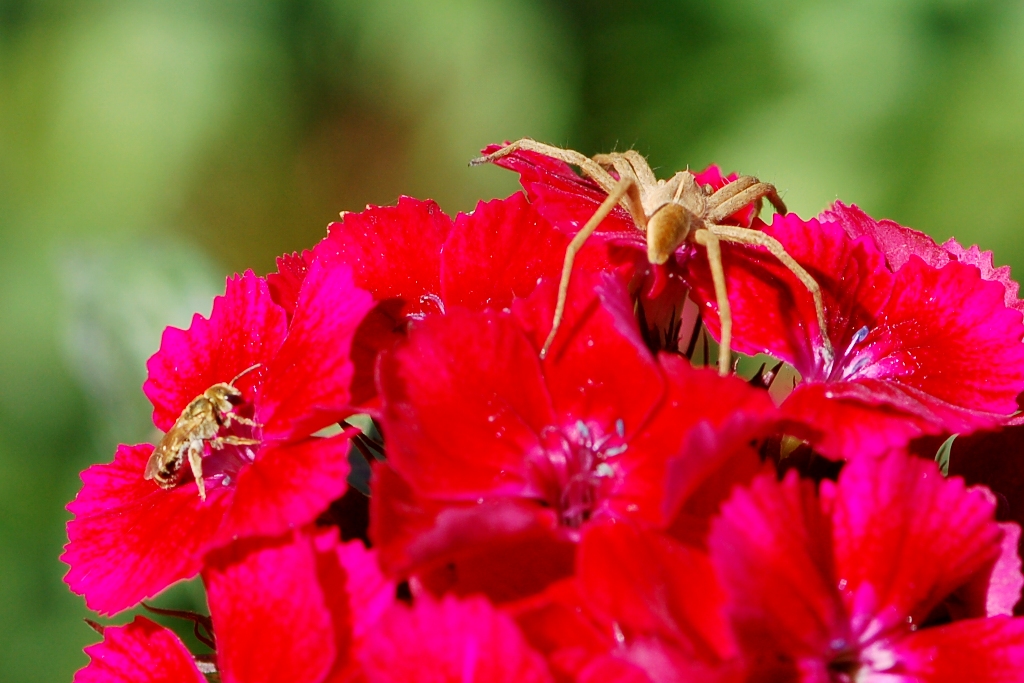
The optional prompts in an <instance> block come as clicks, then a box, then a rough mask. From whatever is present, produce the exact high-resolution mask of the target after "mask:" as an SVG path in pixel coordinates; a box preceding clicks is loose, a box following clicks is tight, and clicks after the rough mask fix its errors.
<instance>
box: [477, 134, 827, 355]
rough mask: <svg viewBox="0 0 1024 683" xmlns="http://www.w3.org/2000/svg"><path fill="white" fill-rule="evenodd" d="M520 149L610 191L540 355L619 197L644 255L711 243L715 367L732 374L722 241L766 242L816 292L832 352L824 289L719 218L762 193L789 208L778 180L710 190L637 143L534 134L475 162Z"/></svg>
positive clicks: (577, 244)
mask: <svg viewBox="0 0 1024 683" xmlns="http://www.w3.org/2000/svg"><path fill="white" fill-rule="evenodd" d="M520 150H523V151H527V152H537V153H539V154H543V155H544V156H547V157H551V158H552V159H557V160H559V161H563V162H565V163H567V164H571V165H573V166H576V167H578V168H579V169H580V170H581V171H582V172H583V175H585V176H586V177H588V178H590V179H591V180H593V181H594V182H595V183H597V184H598V185H599V186H600V187H601V189H602V190H604V191H605V192H606V193H607V194H608V197H607V198H606V199H605V200H604V202H602V203H601V206H600V207H598V209H597V211H596V212H595V213H594V215H593V216H591V218H590V220H588V221H587V223H586V224H585V225H584V226H583V228H582V229H581V230H580V231H579V232H578V233H576V236H575V237H574V238H573V240H572V241H571V242H570V243H569V246H568V248H567V249H566V250H565V262H564V263H563V264H562V279H561V281H560V282H559V286H558V301H557V303H556V305H555V315H554V320H553V321H552V324H551V332H550V333H549V334H548V337H547V339H546V340H545V342H544V347H543V348H542V349H541V352H540V356H541V358H544V357H545V356H546V355H547V353H548V351H549V350H550V349H551V343H552V342H553V341H554V339H555V334H556V333H557V332H558V326H559V324H561V322H562V317H563V315H564V313H565V301H566V297H567V296H568V293H569V276H570V275H571V274H572V264H573V260H574V259H575V257H576V253H577V252H578V251H579V250H580V249H581V248H582V247H583V244H584V242H586V241H587V238H588V237H590V235H591V234H592V233H593V232H594V230H596V229H597V226H598V225H600V223H601V221H603V220H604V219H605V218H606V217H607V216H608V214H609V213H611V211H612V209H614V208H615V207H616V206H617V205H620V204H621V205H622V207H623V208H624V209H625V210H626V211H628V212H629V215H630V216H631V217H632V219H633V223H634V224H635V225H636V228H637V230H639V231H640V232H642V233H644V235H645V236H646V239H647V259H648V260H649V261H650V262H651V263H653V264H657V265H660V264H663V263H665V262H666V261H668V259H669V257H670V256H671V255H672V254H673V253H674V252H675V251H676V250H677V249H678V248H679V247H681V246H682V245H683V244H684V243H685V242H686V241H687V240H689V241H691V242H693V243H695V244H699V245H701V246H703V247H704V248H705V249H706V250H707V254H708V263H709V265H710V266H711V279H712V282H713V283H714V286H715V299H716V300H717V302H718V315H719V319H720V320H721V324H722V339H721V350H720V352H719V355H718V369H719V372H720V373H721V374H723V375H726V374H728V373H729V371H730V370H731V368H732V355H731V344H732V312H731V309H730V308H729V297H728V294H727V292H726V288H725V270H724V268H723V267H722V250H721V242H723V241H724V242H737V243H739V244H749V245H752V246H758V247H764V248H765V249H767V250H768V251H769V253H771V254H772V256H774V257H775V258H777V259H778V260H779V261H780V262H781V263H782V264H783V265H784V266H786V268H788V269H789V271H790V272H792V273H793V275H795V276H796V278H797V279H798V280H800V282H801V283H802V284H803V285H804V287H806V288H807V291H808V292H810V293H811V296H812V297H813V298H814V310H815V312H816V314H817V317H818V327H819V329H820V330H821V334H822V338H823V344H824V347H825V353H826V355H827V356H828V357H829V358H831V357H833V356H834V353H833V351H832V345H831V342H830V341H829V339H828V335H827V334H826V329H827V328H826V325H825V308H824V305H823V304H822V299H821V288H820V287H819V286H818V283H817V282H816V281H815V280H814V278H812V277H811V275H810V274H809V273H808V272H807V271H806V270H804V269H803V267H802V266H801V265H800V264H799V263H797V262H796V261H795V260H794V259H793V257H792V256H790V255H789V254H788V253H787V252H786V250H785V248H784V247H783V246H782V244H780V243H779V241H778V240H776V239H775V238H773V237H771V236H769V235H766V234H764V233H763V232H761V231H760V230H754V229H751V228H741V227H738V226H734V225H722V221H724V220H725V219H726V218H728V217H729V216H731V215H732V214H734V213H736V212H737V211H739V210H740V209H742V208H743V207H744V206H746V205H747V204H751V203H756V207H757V209H758V210H760V207H761V201H762V200H763V199H767V200H768V201H769V202H770V203H771V204H772V206H773V207H775V210H776V211H778V212H779V213H781V214H785V213H786V205H785V204H783V202H782V199H781V198H779V193H778V192H777V191H776V189H775V186H774V185H771V184H770V183H764V182H761V181H760V180H758V179H757V178H754V177H753V176H740V177H739V178H737V179H736V180H734V181H732V182H731V183H729V184H728V185H726V186H724V187H722V188H721V189H719V190H717V191H712V189H711V187H710V186H706V187H701V186H700V185H699V184H698V183H697V180H696V178H695V177H694V175H693V174H692V173H690V172H689V171H679V172H678V173H676V174H675V175H674V176H672V177H671V178H669V179H668V180H658V178H657V177H655V175H654V171H652V170H651V167H650V165H649V164H648V163H647V160H646V159H645V158H644V157H643V155H641V154H640V153H639V152H637V151H635V150H628V151H626V152H613V153H611V154H599V155H597V156H595V157H594V158H592V159H591V158H589V157H586V156H584V155H583V154H581V153H579V152H576V151H573V150H571V149H561V148H560V147H553V146H551V145H546V144H544V143H541V142H537V141H535V140H531V139H529V138H523V139H522V140H517V141H516V142H513V143H511V144H509V145H506V146H505V147H502V148H501V149H499V150H498V151H496V152H494V153H492V154H488V155H487V156H484V157H480V158H478V159H474V160H473V161H471V162H470V165H474V166H475V165H477V164H483V163H487V162H492V161H497V160H498V159H501V158H502V157H505V156H508V155H510V154H514V153H515V152H518V151H520ZM611 171H614V172H615V174H616V175H618V179H616V178H615V177H614V176H612V174H611Z"/></svg>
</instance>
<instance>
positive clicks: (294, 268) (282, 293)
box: [267, 249, 313, 319]
mask: <svg viewBox="0 0 1024 683" xmlns="http://www.w3.org/2000/svg"><path fill="white" fill-rule="evenodd" d="M312 264H313V252H312V251H309V250H308V249H307V250H306V251H303V252H302V253H301V254H299V252H294V253H292V254H283V255H281V256H278V257H277V272H276V273H269V274H268V275H267V286H268V287H269V288H270V295H271V296H272V297H273V298H274V303H276V304H277V305H278V306H280V307H281V308H283V309H284V310H285V312H286V313H287V314H288V318H289V319H291V317H292V315H293V314H294V313H295V306H296V304H297V303H298V301H299V290H301V289H302V281H303V280H305V279H306V274H307V273H308V272H309V267H310V266H311V265H312Z"/></svg>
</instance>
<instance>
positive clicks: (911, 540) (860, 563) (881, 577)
mask: <svg viewBox="0 0 1024 683" xmlns="http://www.w3.org/2000/svg"><path fill="white" fill-rule="evenodd" d="M993 513H994V505H993V503H992V502H991V501H990V500H989V496H988V495H987V494H986V493H985V492H983V491H980V490H967V489H966V488H965V487H964V484H963V480H961V479H958V478H953V479H945V478H944V477H943V476H942V474H941V473H940V472H939V469H938V466H937V465H936V464H935V463H934V462H930V461H927V460H923V459H919V458H915V457H911V456H907V455H903V454H900V453H898V452H896V453H893V454H891V455H889V456H886V457H885V458H882V459H878V460H874V459H870V458H858V459H855V460H854V461H852V462H850V463H849V464H847V466H846V467H845V469H844V470H843V471H842V473H841V474H840V476H839V484H838V486H837V495H836V498H835V508H834V512H833V529H834V535H835V562H836V572H837V578H838V579H839V585H840V586H841V587H842V594H843V597H844V601H845V603H846V605H847V608H848V609H849V612H850V615H851V623H852V625H853V628H854V630H855V632H856V633H857V634H858V636H859V637H860V639H861V641H862V642H865V641H866V640H869V639H871V638H873V637H875V636H876V635H877V634H879V633H884V632H886V631H888V630H889V629H891V628H894V627H904V626H905V625H906V623H907V622H908V620H912V622H911V623H918V624H919V623H921V622H922V621H923V620H924V619H925V617H927V616H928V614H929V613H930V612H931V610H932V609H933V608H934V607H935V606H936V605H937V604H938V603H939V602H940V601H942V600H943V599H944V598H945V597H946V596H947V595H949V594H950V593H952V592H953V591H954V590H956V589H957V588H959V587H960V586H962V585H963V584H965V583H967V582H968V581H969V580H970V578H971V577H972V575H974V574H975V573H977V572H981V571H984V572H986V573H989V572H991V569H992V565H993V563H994V562H995V560H996V559H997V558H998V557H999V555H1000V552H1001V542H1002V537H1003V534H1002V531H1001V530H1000V529H999V526H998V525H997V524H996V523H995V521H994V519H993Z"/></svg>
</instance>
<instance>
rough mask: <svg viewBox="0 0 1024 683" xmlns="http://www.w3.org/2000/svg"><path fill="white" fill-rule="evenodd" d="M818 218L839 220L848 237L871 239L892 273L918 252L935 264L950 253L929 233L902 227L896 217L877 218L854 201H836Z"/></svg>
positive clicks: (943, 259)
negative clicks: (894, 219) (891, 218)
mask: <svg viewBox="0 0 1024 683" xmlns="http://www.w3.org/2000/svg"><path fill="white" fill-rule="evenodd" d="M818 220H819V221H821V222H823V223H824V222H834V223H838V224H839V225H841V226H842V227H843V230H845V231H846V234H847V235H849V236H850V239H853V240H855V239H857V238H858V237H867V238H869V239H871V241H872V242H874V244H875V246H876V247H878V250H879V251H880V252H882V254H884V255H885V262H886V265H887V266H889V270H891V271H892V272H894V273H895V272H896V271H897V270H899V269H900V268H902V267H903V265H904V264H905V263H906V262H907V261H909V260H910V257H911V256H917V257H919V258H921V259H923V260H924V261H925V262H926V263H928V264H929V265H931V266H934V267H936V268H941V267H942V266H944V265H946V264H947V263H949V254H948V253H947V252H946V250H945V249H943V248H942V247H940V246H939V245H937V244H936V243H935V240H933V239H932V238H931V237H929V236H928V235H926V234H924V233H923V232H920V231H918V230H914V229H913V228H907V227H904V226H902V225H900V224H899V223H897V222H896V221H891V220H888V219H884V218H883V219H882V220H880V221H878V220H875V219H874V218H872V217H871V216H869V215H867V214H866V213H864V212H863V211H861V210H860V209H859V208H858V207H857V205H856V204H851V205H849V206H847V205H846V204H843V203H842V202H836V203H834V204H833V205H832V206H830V207H829V208H828V209H826V210H825V211H823V212H822V213H821V214H820V215H819V216H818Z"/></svg>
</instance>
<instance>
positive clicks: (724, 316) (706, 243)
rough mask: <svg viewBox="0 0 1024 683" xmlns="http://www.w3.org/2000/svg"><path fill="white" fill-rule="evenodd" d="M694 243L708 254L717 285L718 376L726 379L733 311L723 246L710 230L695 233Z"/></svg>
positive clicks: (730, 361) (730, 349)
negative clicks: (727, 285)
mask: <svg viewBox="0 0 1024 683" xmlns="http://www.w3.org/2000/svg"><path fill="white" fill-rule="evenodd" d="M693 241H694V242H696V243H697V244H700V245H702V246H703V247H704V248H705V249H706V250H707V253H708V265H710V266H711V281H712V282H713V283H714V285H715V299H716V300H717V301H718V320H719V321H720V322H721V324H722V339H721V342H720V345H719V348H718V374H719V375H722V376H723V377H725V376H726V375H728V374H729V371H730V370H732V309H731V308H730V307H729V294H728V292H727V291H726V288H725V269H724V268H723V267H722V246H721V243H720V242H719V239H718V235H716V234H715V233H713V232H711V230H710V229H708V230H698V231H697V232H695V233H694V234H693Z"/></svg>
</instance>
